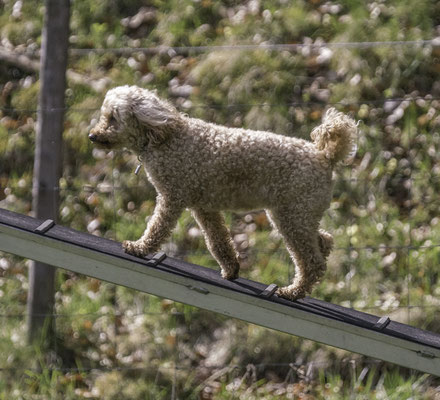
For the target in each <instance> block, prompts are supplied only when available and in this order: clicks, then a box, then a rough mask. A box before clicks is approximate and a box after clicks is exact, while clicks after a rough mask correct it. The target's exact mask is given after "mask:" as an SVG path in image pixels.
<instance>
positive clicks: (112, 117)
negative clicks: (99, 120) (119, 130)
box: [108, 114, 116, 125]
mask: <svg viewBox="0 0 440 400" xmlns="http://www.w3.org/2000/svg"><path fill="white" fill-rule="evenodd" d="M108 123H109V124H110V125H114V124H116V118H115V117H114V115H113V114H112V115H110V117H109V119H108Z"/></svg>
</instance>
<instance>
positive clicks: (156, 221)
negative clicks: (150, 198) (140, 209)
mask: <svg viewBox="0 0 440 400" xmlns="http://www.w3.org/2000/svg"><path fill="white" fill-rule="evenodd" d="M182 211H183V207H182V206H181V205H179V202H177V201H170V200H169V199H166V200H165V199H164V198H163V197H162V196H158V197H157V203H156V207H155V209H154V213H153V215H152V216H151V218H150V220H149V221H148V224H147V228H146V229H145V232H144V234H143V235H142V237H141V238H140V239H139V240H136V241H134V242H132V241H129V240H125V241H124V242H123V243H122V247H123V248H124V250H125V252H126V253H129V254H133V255H135V256H139V257H143V256H145V255H147V254H151V253H155V252H156V251H158V250H159V248H160V246H161V244H162V243H163V242H164V241H165V240H166V239H168V237H169V236H170V234H171V231H172V230H173V228H174V227H175V226H176V223H177V220H178V219H179V217H180V214H181V213H182Z"/></svg>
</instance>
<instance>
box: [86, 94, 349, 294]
mask: <svg viewBox="0 0 440 400" xmlns="http://www.w3.org/2000/svg"><path fill="white" fill-rule="evenodd" d="M356 134H357V127H356V124H355V122H354V121H353V120H352V119H351V118H349V117H347V116H346V115H344V114H342V113H339V112H337V111H336V110H335V109H330V110H328V111H327V113H326V114H325V116H324V118H323V122H322V124H321V125H320V126H318V127H316V128H315V129H314V130H313V131H312V133H311V138H312V141H313V142H309V141H306V140H301V139H297V138H292V137H286V136H281V135H276V134H273V133H269V132H261V131H251V130H245V129H236V128H228V127H225V126H219V125H215V124H213V123H208V122H204V121H202V120H199V119H194V118H189V117H188V116H186V115H184V114H181V113H179V112H178V111H177V110H176V108H175V107H174V106H172V105H171V104H170V103H168V102H166V101H164V100H161V99H160V98H159V97H158V96H157V95H156V94H155V93H154V92H152V91H149V90H146V89H141V88H138V87H136V86H121V87H117V88H114V89H111V90H110V91H109V92H108V93H107V95H106V97H105V100H104V103H103V105H102V108H101V116H100V119H99V121H98V123H97V124H96V126H95V127H94V128H93V129H92V130H91V132H90V134H89V139H90V140H91V141H92V142H93V143H95V144H96V145H98V146H100V147H102V148H105V149H111V148H117V147H126V148H128V149H130V150H132V151H133V152H134V153H136V154H137V155H138V156H139V157H140V159H141V160H142V162H143V164H144V167H145V170H146V172H147V175H148V179H149V180H150V181H151V183H152V184H153V185H154V187H155V188H156V190H157V203H156V208H155V210H154V213H153V215H152V217H151V219H150V220H149V222H148V224H147V228H146V230H145V232H144V234H143V235H142V237H141V238H140V239H139V240H137V241H134V242H131V241H124V242H123V247H124V249H125V251H126V252H127V253H130V254H134V255H137V256H144V255H146V254H149V253H154V252H156V251H157V250H158V249H159V247H160V245H161V244H162V243H163V242H164V241H165V240H166V239H167V238H168V236H169V235H170V233H171V231H172V229H173V228H174V226H175V225H176V223H177V220H178V218H179V216H180V215H181V213H182V211H183V210H184V209H185V208H189V209H191V211H192V214H193V216H194V218H195V219H196V221H197V223H198V224H199V225H200V228H201V229H202V232H203V234H204V237H205V240H206V244H207V246H208V249H209V250H210V252H211V254H212V255H213V257H214V258H215V259H216V260H217V262H218V263H219V265H220V267H221V274H222V276H223V277H224V278H226V279H234V278H237V277H238V272H239V269H240V266H239V262H238V256H237V251H236V250H235V248H234V245H233V241H232V239H231V235H230V233H229V231H228V229H227V228H226V226H225V224H224V220H223V217H222V214H221V211H222V210H255V209H265V210H266V213H267V215H268V217H269V219H270V221H271V223H272V225H273V226H274V227H275V228H276V229H277V230H278V231H279V233H280V234H281V235H282V236H283V238H284V241H285V244H286V247H287V249H288V251H289V253H290V255H291V257H292V259H293V261H294V263H295V265H296V273H295V277H294V279H293V282H292V284H291V285H289V286H286V287H283V288H280V289H279V290H278V292H277V294H278V295H279V296H281V297H284V298H287V299H291V300H294V299H298V298H302V297H304V296H305V295H306V293H309V292H310V291H311V289H312V286H313V284H315V283H316V282H317V281H318V280H319V279H320V278H321V277H322V276H323V274H324V272H325V270H326V261H325V259H326V258H327V256H328V255H329V253H330V250H331V248H332V243H333V240H332V236H331V235H330V234H329V233H328V232H325V231H323V230H319V229H318V228H319V221H320V219H321V217H322V215H323V213H324V211H325V210H326V209H327V208H328V206H329V204H330V200H331V193H332V170H333V168H334V167H335V165H336V164H337V163H338V162H339V161H342V160H344V159H346V158H347V157H348V156H349V155H350V153H351V152H352V150H353V148H354V142H355V140H356Z"/></svg>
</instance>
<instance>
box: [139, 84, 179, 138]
mask: <svg viewBox="0 0 440 400" xmlns="http://www.w3.org/2000/svg"><path fill="white" fill-rule="evenodd" d="M131 110H132V113H133V115H134V117H135V118H136V119H137V120H138V121H139V123H140V124H141V125H142V126H144V128H147V134H148V140H149V141H150V142H152V143H155V144H158V143H162V142H163V141H165V140H166V139H167V138H168V137H169V135H170V134H171V133H172V132H173V130H174V129H176V128H177V126H178V122H179V120H180V115H179V112H178V111H177V110H176V108H175V107H174V106H173V105H171V104H170V103H168V102H166V101H164V100H161V99H160V98H159V97H158V96H157V95H156V94H155V93H154V92H152V91H150V90H146V89H140V90H139V92H138V93H137V96H136V98H135V99H134V101H133V102H132V106H131Z"/></svg>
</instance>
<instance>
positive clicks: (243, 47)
mask: <svg viewBox="0 0 440 400" xmlns="http://www.w3.org/2000/svg"><path fill="white" fill-rule="evenodd" d="M414 46H416V47H419V46H436V47H437V46H440V38H434V39H421V40H396V41H392V40H389V41H364V42H323V41H316V42H314V43H261V44H231V45H219V46H151V47H122V48H111V47H109V48H82V49H80V48H76V49H70V54H71V55H80V56H82V55H86V54H90V53H96V54H103V53H113V54H116V55H131V54H133V53H145V54H160V53H169V52H173V53H175V54H188V53H189V54H191V53H206V52H212V51H256V50H270V51H298V50H303V49H323V48H329V49H370V48H375V47H414Z"/></svg>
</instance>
